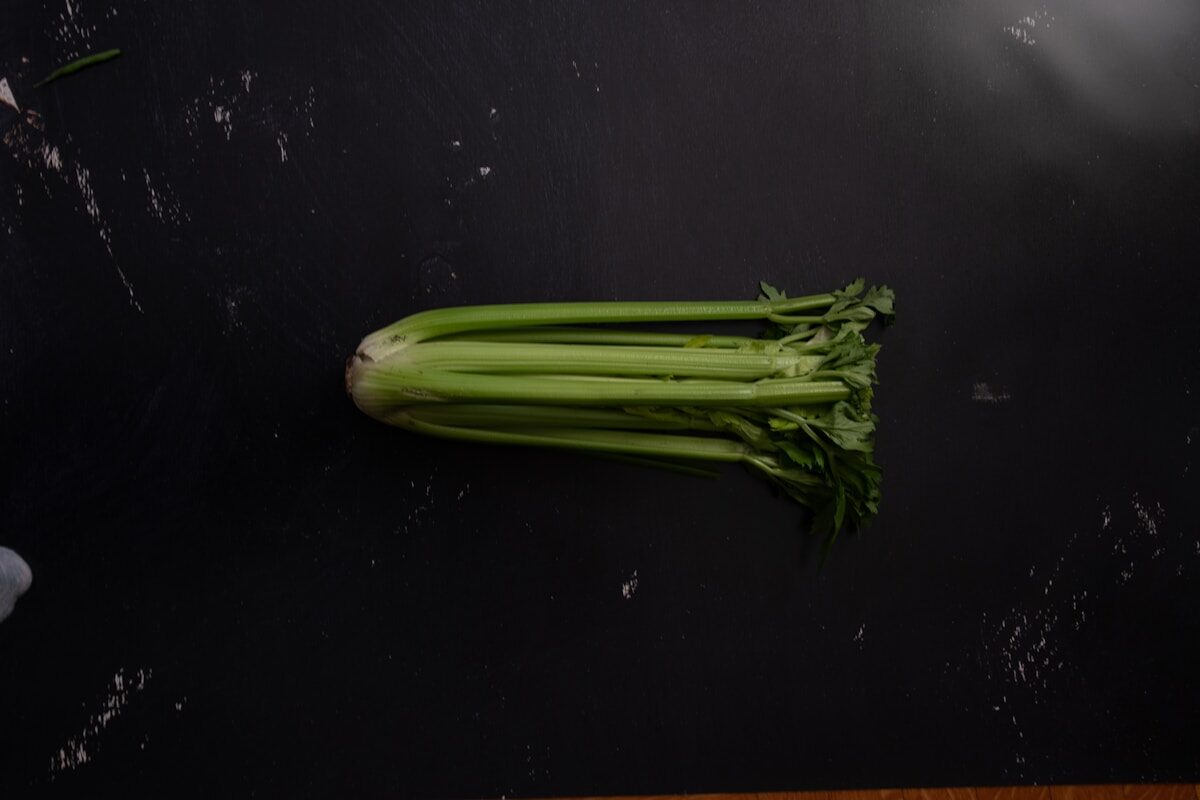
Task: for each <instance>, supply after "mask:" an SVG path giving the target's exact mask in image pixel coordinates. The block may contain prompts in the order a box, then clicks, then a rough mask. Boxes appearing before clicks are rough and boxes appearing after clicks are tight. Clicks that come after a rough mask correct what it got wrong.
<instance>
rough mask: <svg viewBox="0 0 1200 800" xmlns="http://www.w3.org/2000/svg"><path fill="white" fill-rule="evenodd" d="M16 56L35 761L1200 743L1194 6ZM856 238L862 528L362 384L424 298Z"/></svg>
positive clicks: (22, 486) (692, 18)
mask: <svg viewBox="0 0 1200 800" xmlns="http://www.w3.org/2000/svg"><path fill="white" fill-rule="evenodd" d="M979 6H986V8H980V7H979ZM108 47H120V48H122V49H123V50H124V51H125V55H124V56H123V57H122V58H121V59H119V60H118V61H115V62H111V63H109V64H106V65H104V66H101V67H97V68H95V69H93V70H91V71H88V72H86V73H81V74H80V75H78V76H76V77H73V78H71V79H69V80H64V81H62V82H60V83H58V84H55V85H52V86H49V87H46V88H44V89H41V90H36V91H35V90H33V89H32V88H31V86H32V84H33V82H35V81H36V80H37V79H38V78H40V77H41V76H42V75H44V74H45V73H47V72H49V71H50V70H51V69H52V68H53V67H55V66H57V65H58V64H60V63H62V62H64V61H66V60H69V58H71V57H72V56H75V55H79V54H84V53H87V52H90V51H93V50H101V49H105V48H108ZM0 78H4V79H5V80H6V81H7V84H8V86H9V87H10V89H11V91H12V93H13V98H14V100H15V101H16V103H17V105H18V106H19V107H20V109H21V111H20V113H18V112H17V111H16V110H15V109H13V108H11V107H8V106H5V105H0V109H2V110H0V119H2V120H3V124H4V142H3V148H2V151H0V176H2V178H3V179H2V182H0V544H3V545H5V546H8V547H12V548H13V549H15V550H16V551H18V552H19V553H21V554H22V555H23V556H24V558H25V559H26V560H27V561H28V562H29V563H30V565H31V566H32V568H33V572H34V575H35V579H34V585H33V588H32V590H31V591H30V592H29V594H28V595H26V596H25V597H24V598H23V599H22V600H21V601H20V602H19V603H18V605H17V607H16V611H15V612H14V614H13V615H12V616H11V617H10V618H9V619H8V620H7V621H5V622H4V623H3V624H2V625H0V693H2V697H3V699H2V700H0V768H2V769H0V796H3V797H5V798H8V797H20V796H26V795H31V794H41V793H45V792H49V793H59V792H61V793H63V794H67V795H71V796H104V795H107V794H112V793H116V792H117V791H118V790H120V791H122V792H123V793H124V796H147V795H150V794H154V793H157V794H158V796H186V795H204V796H239V797H240V796H249V795H254V796H259V797H284V796H287V797H293V796H312V795H317V796H330V795H334V794H344V793H349V794H353V795H354V796H366V797H383V796H406V795H414V796H436V797H456V798H460V797H471V796H500V795H509V796H513V795H547V794H585V793H618V792H620V793H627V792H663V791H716V790H767V789H781V788H792V789H796V788H824V787H837V788H842V787H855V786H878V785H930V784H959V783H970V784H985V783H1015V782H1032V781H1038V782H1047V781H1076V782H1083V781H1135V780H1167V781H1170V780H1187V781H1193V780H1195V779H1197V778H1198V777H1200V735H1198V734H1197V730H1198V726H1197V723H1198V722H1200V720H1198V716H1200V715H1198V710H1200V679H1198V678H1197V677H1196V676H1197V674H1198V673H1197V670H1196V663H1197V659H1198V657H1200V645H1198V642H1200V602H1198V600H1200V582H1198V576H1200V523H1198V522H1197V520H1198V519H1200V516H1198V513H1197V512H1198V504H1200V501H1198V500H1197V495H1198V494H1200V493H1198V492H1197V482H1196V476H1197V474H1200V465H1194V464H1193V462H1194V460H1195V457H1196V451H1197V447H1200V428H1198V427H1197V426H1198V425H1200V413H1197V397H1196V395H1194V394H1193V392H1197V391H1200V345H1198V342H1200V321H1198V319H1200V316H1198V314H1197V310H1196V302H1197V289H1198V288H1200V278H1197V276H1196V272H1195V262H1196V260H1197V259H1196V252H1197V245H1198V244H1200V99H1198V98H1200V88H1197V87H1198V85H1200V9H1198V8H1197V7H1196V6H1195V4H1194V3H1184V2H1172V1H1171V0H1151V1H1150V2H1145V3H1120V2H1117V0H1095V1H1094V2H1089V3H1073V2H1066V0H1052V1H1051V2H1048V3H1045V4H1038V3H1019V2H1008V0H1005V1H1004V2H999V3H987V4H967V3H955V2H918V3H869V4H857V3H841V2H829V3H811V4H810V3H803V4H801V3H784V2H778V3H765V2H764V3H750V4H742V3H706V4H690V3H667V2H656V3H625V4H617V3H594V4H581V3H573V2H572V3H518V4H509V5H490V4H489V5H482V4H481V5H474V4H471V5H469V4H461V3H444V2H412V3H399V2H396V3H392V2H352V3H348V4H340V3H333V2H315V1H314V0H299V2H273V1H270V0H258V1H257V2H234V1H233V0H227V1H225V0H213V1H211V2H195V3H156V2H140V1H136V0H97V1H93V0H67V2H66V5H65V7H64V5H63V3H58V2H49V0H47V2H45V3H43V2H39V1H37V0H6V2H5V3H4V6H3V9H2V10H0ZM31 112H32V113H31ZM860 274H861V275H865V276H866V277H867V278H868V280H871V281H874V282H885V283H888V284H890V285H892V286H893V287H895V289H896V290H897V292H898V296H899V302H900V317H899V321H898V323H897V325H896V326H895V327H894V328H891V329H889V330H887V331H885V332H883V334H882V341H883V342H884V350H883V353H882V355H881V366H880V371H881V379H882V386H881V387H880V390H879V392H878V394H877V397H878V412H879V414H880V415H881V417H882V422H881V434H880V439H879V449H878V458H879V460H880V462H881V463H882V465H883V466H884V469H885V488H884V498H885V503H884V509H883V513H882V515H881V517H880V519H879V520H878V522H877V524H876V525H875V526H874V527H873V528H872V529H871V530H869V531H868V532H867V533H866V534H865V535H862V536H859V537H857V538H854V539H850V540H846V541H843V542H841V543H840V544H839V546H838V547H837V548H836V550H835V552H834V555H833V558H832V561H831V562H830V564H829V565H828V567H827V568H826V569H825V570H824V571H823V572H822V573H820V574H819V575H818V574H817V571H816V569H815V565H814V563H813V561H812V559H811V558H808V557H807V554H808V551H809V548H808V546H807V545H806V540H805V538H804V535H803V533H802V530H801V527H800V516H799V514H798V513H797V511H796V510H795V509H794V508H793V507H791V506H790V505H788V504H787V503H785V502H784V501H783V500H780V499H778V498H774V497H772V495H771V493H770V491H769V490H768V488H767V487H766V486H765V484H762V483H761V482H759V481H757V480H756V479H754V478H753V477H752V476H749V475H747V474H743V473H741V472H739V471H736V470H733V471H730V472H729V473H728V474H727V475H725V476H724V477H723V478H722V479H721V480H720V481H717V482H712V483H706V482H697V481H694V480H693V479H689V478H686V477H681V476H675V475H662V474H657V473H654V472H649V471H645V470H641V469H636V468H632V467H627V466H621V465H617V464H610V463H606V462H597V461H593V460H588V459H585V458H582V457H572V456H566V455H555V454H543V453H536V452H521V451H509V450H502V449H487V448H479V447H472V446H465V445H455V444H447V443H441V442H431V441H425V440H419V439H415V438H412V437H410V436H408V435H406V434H403V433H400V432H396V431H392V430H389V429H386V428H384V427H382V426H378V425H376V424H373V423H372V422H370V421H369V420H367V419H366V418H365V417H363V416H362V415H360V414H359V413H357V412H356V411H355V409H354V408H353V406H352V405H351V403H349V402H348V401H347V399H346V398H345V396H344V394H343V391H342V385H341V378H342V367H343V363H344V359H345V357H346V356H347V355H348V354H349V353H350V352H352V350H353V348H354V346H355V344H356V343H357V341H358V339H359V338H360V337H361V336H362V335H363V334H365V333H367V332H368V331H370V330H373V329H374V328H377V327H379V326H381V325H383V324H385V323H387V322H390V321H392V320H393V319H396V318H399V317H401V316H404V315H406V314H408V313H411V312H413V311H416V310H419V309H422V308H427V307H432V306H438V305H450V304H458V303H476V302H503V301H525V300H578V299H650V298H680V299H683V298H707V297H728V298H740V297H749V296H752V295H753V294H754V292H755V290H756V289H755V287H756V284H757V281H758V280H760V279H764V278H765V279H768V280H770V281H772V282H773V283H776V284H777V285H780V286H782V287H784V288H786V289H787V290H788V291H789V292H792V293H799V292H806V291H823V290H826V289H828V288H831V287H834V286H838V285H841V284H843V283H845V282H847V281H848V280H849V279H850V278H852V277H854V276H856V275H860ZM626 595H628V596H626Z"/></svg>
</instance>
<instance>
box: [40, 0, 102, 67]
mask: <svg viewBox="0 0 1200 800" xmlns="http://www.w3.org/2000/svg"><path fill="white" fill-rule="evenodd" d="M64 2H65V7H66V10H65V11H62V12H60V13H59V14H58V16H57V18H56V19H55V20H54V21H53V22H51V23H50V24H51V26H53V27H52V29H51V30H50V39H51V40H53V41H54V43H55V44H57V45H59V47H60V48H61V50H62V53H61V55H62V60H63V61H72V60H74V59H76V58H79V57H80V56H82V55H84V54H85V53H87V52H88V51H90V50H91V49H92V46H91V44H92V35H93V34H94V33H95V32H96V26H95V25H93V24H89V23H88V21H87V20H86V19H85V18H84V14H83V10H82V6H81V5H80V3H79V2H78V0H75V2H72V0H64Z"/></svg>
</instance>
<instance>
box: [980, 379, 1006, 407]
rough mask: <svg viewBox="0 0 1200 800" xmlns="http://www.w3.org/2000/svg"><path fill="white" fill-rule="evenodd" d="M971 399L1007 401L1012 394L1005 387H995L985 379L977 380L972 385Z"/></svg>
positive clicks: (989, 401)
mask: <svg viewBox="0 0 1200 800" xmlns="http://www.w3.org/2000/svg"><path fill="white" fill-rule="evenodd" d="M971 399H972V400H974V401H975V402H977V403H1007V402H1008V401H1009V400H1011V399H1012V395H1010V394H1009V393H1008V391H1007V390H1005V389H999V388H998V389H993V388H992V387H991V386H989V385H988V384H986V383H984V382H983V381H977V382H976V383H975V385H974V386H972V387H971Z"/></svg>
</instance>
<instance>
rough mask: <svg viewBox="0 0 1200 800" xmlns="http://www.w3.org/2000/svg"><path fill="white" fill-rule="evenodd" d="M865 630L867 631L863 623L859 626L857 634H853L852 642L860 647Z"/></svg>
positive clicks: (865, 624)
mask: <svg viewBox="0 0 1200 800" xmlns="http://www.w3.org/2000/svg"><path fill="white" fill-rule="evenodd" d="M866 630H867V623H865V622H864V623H862V624H861V625H859V626H858V633H856V634H854V641H856V642H858V643H859V644H860V645H861V644H862V640H863V634H864V633H865V632H866Z"/></svg>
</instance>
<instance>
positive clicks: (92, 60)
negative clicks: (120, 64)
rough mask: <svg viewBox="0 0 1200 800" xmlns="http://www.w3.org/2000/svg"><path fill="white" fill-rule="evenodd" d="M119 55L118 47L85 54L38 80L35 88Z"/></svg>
mask: <svg viewBox="0 0 1200 800" xmlns="http://www.w3.org/2000/svg"><path fill="white" fill-rule="evenodd" d="M119 55H121V51H120V50H117V49H113V50H105V51H103V52H101V53H93V54H92V55H90V56H84V57H83V58H80V59H76V60H75V61H72V62H71V63H70V64H65V65H63V66H61V67H59V68H58V69H56V70H54V72H51V73H50V74H49V75H47V76H46V77H44V78H42V79H41V80H40V81H38V82H37V83H35V84H34V85H33V88H35V89H37V88H38V87H41V86H45V85H46V84H47V83H50V82H51V81H56V80H58V79H59V78H65V77H66V76H68V75H74V74H75V73H76V72H79V71H80V70H81V69H87V68H88V67H91V66H94V65H96V64H102V63H104V62H105V61H112V60H113V59H114V58H116V57H117V56H119Z"/></svg>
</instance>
